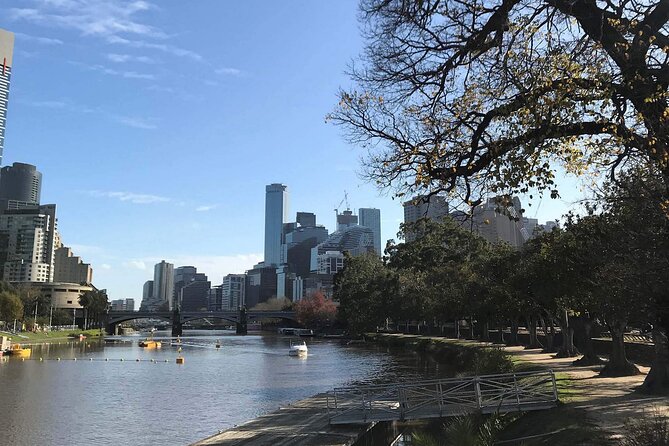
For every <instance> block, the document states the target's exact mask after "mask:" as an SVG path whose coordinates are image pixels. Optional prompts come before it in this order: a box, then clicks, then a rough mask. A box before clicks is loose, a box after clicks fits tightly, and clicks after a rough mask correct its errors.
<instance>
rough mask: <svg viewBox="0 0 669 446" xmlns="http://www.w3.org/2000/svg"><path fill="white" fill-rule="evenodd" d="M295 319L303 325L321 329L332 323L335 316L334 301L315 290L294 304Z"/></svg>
mask: <svg viewBox="0 0 669 446" xmlns="http://www.w3.org/2000/svg"><path fill="white" fill-rule="evenodd" d="M294 309H295V314H296V316H297V321H298V322H299V323H300V324H302V325H303V326H305V327H309V328H316V329H322V328H325V327H328V326H330V325H332V323H333V322H334V321H335V318H336V317H337V307H336V306H335V304H334V302H332V301H331V300H329V299H326V298H325V296H324V295H323V293H321V292H320V291H316V292H314V293H312V294H311V295H309V296H307V297H306V298H304V299H302V300H300V301H298V302H297V303H295V305H294Z"/></svg>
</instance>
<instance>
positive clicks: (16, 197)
mask: <svg viewBox="0 0 669 446" xmlns="http://www.w3.org/2000/svg"><path fill="white" fill-rule="evenodd" d="M41 191H42V174H41V173H40V172H39V171H38V170H37V167H35V166H33V165H32V164H25V163H14V164H12V165H11V166H5V167H3V168H2V169H1V170H0V211H3V210H5V209H20V208H22V207H26V206H31V205H36V204H39V201H40V194H41Z"/></svg>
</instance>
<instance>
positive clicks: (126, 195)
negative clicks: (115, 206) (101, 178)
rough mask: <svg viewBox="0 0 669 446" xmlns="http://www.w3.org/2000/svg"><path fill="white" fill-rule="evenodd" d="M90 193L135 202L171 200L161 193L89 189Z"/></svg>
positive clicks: (95, 195)
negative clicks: (160, 194)
mask: <svg viewBox="0 0 669 446" xmlns="http://www.w3.org/2000/svg"><path fill="white" fill-rule="evenodd" d="M88 195H90V196H92V197H104V198H115V199H117V200H119V201H128V202H130V203H134V204H153V203H165V202H168V201H170V198H167V197H161V196H159V195H151V194H138V193H135V192H114V191H100V190H91V191H88Z"/></svg>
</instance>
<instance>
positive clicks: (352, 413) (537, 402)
mask: <svg viewBox="0 0 669 446" xmlns="http://www.w3.org/2000/svg"><path fill="white" fill-rule="evenodd" d="M557 401H558V396H557V387H556V383H555V374H554V373H553V371H552V370H547V371H540V372H524V373H508V374H502V375H487V376H474V377H466V378H452V379H439V380H431V381H423V382H411V383H404V384H384V385H366V386H357V387H345V388H337V389H334V390H333V391H331V392H328V394H327V407H328V415H329V418H330V424H362V423H371V422H375V421H406V420H417V419H423V418H442V417H452V416H458V415H464V414H468V413H472V412H481V413H494V412H498V413H506V412H520V411H530V410H542V409H549V408H552V407H555V406H556V405H557Z"/></svg>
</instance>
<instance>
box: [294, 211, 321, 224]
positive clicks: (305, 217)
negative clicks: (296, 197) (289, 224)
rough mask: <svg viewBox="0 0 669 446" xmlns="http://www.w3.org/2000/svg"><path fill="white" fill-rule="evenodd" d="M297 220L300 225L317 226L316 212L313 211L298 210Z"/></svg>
mask: <svg viewBox="0 0 669 446" xmlns="http://www.w3.org/2000/svg"><path fill="white" fill-rule="evenodd" d="M295 220H296V222H297V224H298V225H300V226H316V214H314V213H313V212H298V213H297V218H296V219H295Z"/></svg>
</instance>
